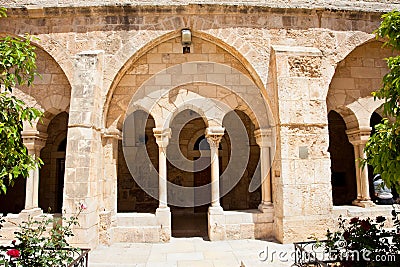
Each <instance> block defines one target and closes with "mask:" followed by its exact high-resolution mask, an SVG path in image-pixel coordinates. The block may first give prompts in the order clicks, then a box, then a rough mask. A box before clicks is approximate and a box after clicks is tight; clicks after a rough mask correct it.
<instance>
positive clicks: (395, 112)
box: [363, 10, 400, 192]
mask: <svg viewBox="0 0 400 267" xmlns="http://www.w3.org/2000/svg"><path fill="white" fill-rule="evenodd" d="M375 34H376V36H377V38H385V39H386V42H385V44H384V46H389V47H392V48H393V49H394V50H397V51H400V11H396V10H395V11H392V12H389V13H387V14H384V15H383V16H382V23H381V25H380V27H379V28H378V29H377V30H376V31H375ZM386 61H387V65H388V68H389V72H388V73H387V74H386V75H385V76H384V77H383V79H382V87H381V88H380V89H379V90H378V91H376V92H374V93H373V96H374V97H375V98H376V99H383V100H384V101H385V102H384V104H383V113H384V116H385V117H386V118H384V119H383V120H382V122H381V123H380V124H378V125H376V126H375V130H376V132H375V133H374V134H373V135H372V136H371V138H370V139H369V141H368V142H367V144H366V146H365V152H366V154H367V158H366V159H365V160H364V161H363V165H365V164H370V165H372V167H373V168H374V172H375V173H380V174H381V177H382V179H383V180H384V181H385V183H386V185H387V186H388V187H393V186H394V187H396V188H397V190H398V191H399V192H400V56H394V57H389V58H387V59H386ZM388 118H390V119H388Z"/></svg>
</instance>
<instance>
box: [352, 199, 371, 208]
mask: <svg viewBox="0 0 400 267" xmlns="http://www.w3.org/2000/svg"><path fill="white" fill-rule="evenodd" d="M352 204H353V205H354V206H359V207H362V208H369V207H375V204H374V202H372V201H371V200H361V199H356V200H353V202H352Z"/></svg>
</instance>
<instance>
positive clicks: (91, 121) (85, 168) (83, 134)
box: [63, 50, 104, 248]
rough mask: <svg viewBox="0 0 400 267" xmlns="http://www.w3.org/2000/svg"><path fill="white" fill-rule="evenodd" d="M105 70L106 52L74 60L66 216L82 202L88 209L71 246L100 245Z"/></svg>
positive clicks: (83, 55)
mask: <svg viewBox="0 0 400 267" xmlns="http://www.w3.org/2000/svg"><path fill="white" fill-rule="evenodd" d="M103 69H104V51H100V50H95V51H84V52H81V53H79V54H77V55H76V56H75V58H74V76H73V81H72V83H71V102H70V112H69V121H68V135H67V151H66V159H65V181H64V199H63V210H65V214H64V216H66V217H69V216H71V215H73V214H76V212H77V208H78V203H84V204H85V205H86V207H87V208H86V209H85V210H84V211H82V212H81V213H80V215H79V225H77V226H74V229H73V232H74V236H73V237H72V238H71V239H70V243H71V244H73V245H74V246H77V247H90V248H93V247H95V246H96V245H97V244H98V242H99V232H98V225H99V220H100V217H99V215H100V214H99V212H100V211H101V209H102V208H103V207H102V206H103V201H102V198H103V190H102V184H103V177H104V168H103V164H102V163H103V162H104V161H103V158H104V157H103V146H102V145H103V144H102V140H101V137H102V132H101V128H102V125H103V124H102V117H101V115H102V113H101V112H100V111H101V110H103V106H102V105H103V98H102V88H103Z"/></svg>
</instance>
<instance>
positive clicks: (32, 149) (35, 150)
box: [22, 130, 47, 213]
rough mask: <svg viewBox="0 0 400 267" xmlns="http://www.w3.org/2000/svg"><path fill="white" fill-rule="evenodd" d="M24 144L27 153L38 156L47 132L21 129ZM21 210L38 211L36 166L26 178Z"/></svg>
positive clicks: (44, 142) (39, 211) (37, 170)
mask: <svg viewBox="0 0 400 267" xmlns="http://www.w3.org/2000/svg"><path fill="white" fill-rule="evenodd" d="M22 139H23V142H24V145H25V146H26V148H27V149H28V154H29V155H31V156H33V157H35V158H38V157H40V150H41V149H42V148H43V147H44V146H45V145H46V139H47V134H45V133H41V132H39V131H36V130H28V131H22ZM23 212H29V213H31V212H34V213H36V212H38V213H41V212H42V211H41V209H40V208H39V168H38V167H36V168H35V169H32V170H30V171H29V177H27V178H26V193H25V209H24V211H23Z"/></svg>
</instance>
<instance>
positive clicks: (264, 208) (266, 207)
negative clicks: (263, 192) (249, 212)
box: [258, 202, 274, 213]
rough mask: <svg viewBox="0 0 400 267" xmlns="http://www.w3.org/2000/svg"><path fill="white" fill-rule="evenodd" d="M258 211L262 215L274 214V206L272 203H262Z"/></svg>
mask: <svg viewBox="0 0 400 267" xmlns="http://www.w3.org/2000/svg"><path fill="white" fill-rule="evenodd" d="M258 210H259V211H261V212H262V213H273V212H274V205H273V204H272V202H263V203H261V204H260V205H258Z"/></svg>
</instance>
